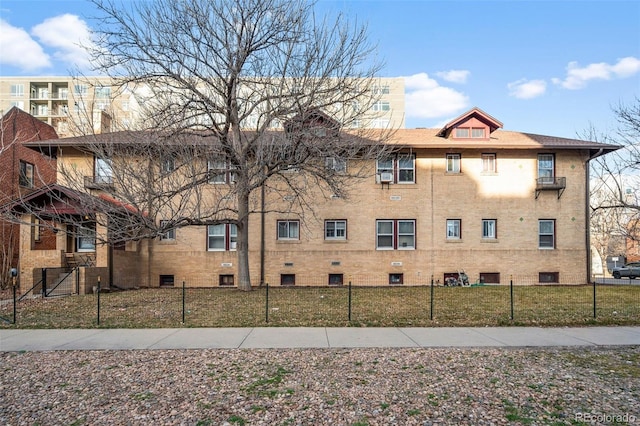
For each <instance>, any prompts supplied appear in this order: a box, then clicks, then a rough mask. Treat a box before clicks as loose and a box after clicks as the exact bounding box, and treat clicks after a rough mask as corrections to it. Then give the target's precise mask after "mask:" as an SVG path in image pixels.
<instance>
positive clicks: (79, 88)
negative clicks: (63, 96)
mask: <svg viewBox="0 0 640 426" xmlns="http://www.w3.org/2000/svg"><path fill="white" fill-rule="evenodd" d="M73 93H75V94H76V95H86V94H87V85H86V84H76V85H74V86H73Z"/></svg>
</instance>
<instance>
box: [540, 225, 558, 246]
mask: <svg viewBox="0 0 640 426" xmlns="http://www.w3.org/2000/svg"><path fill="white" fill-rule="evenodd" d="M555 234H556V221H555V219H540V220H539V221H538V248H541V249H553V248H555V246H556V238H555Z"/></svg>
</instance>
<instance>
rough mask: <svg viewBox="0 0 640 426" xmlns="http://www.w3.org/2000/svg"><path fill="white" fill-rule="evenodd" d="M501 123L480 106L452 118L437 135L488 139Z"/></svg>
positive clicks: (453, 137)
mask: <svg viewBox="0 0 640 426" xmlns="http://www.w3.org/2000/svg"><path fill="white" fill-rule="evenodd" d="M501 127H502V123H501V122H500V121H498V120H496V119H495V118H493V117H492V116H490V115H489V114H487V113H486V112H484V111H482V110H481V109H480V108H473V109H471V110H469V111H467V112H466V113H464V114H462V115H461V116H459V117H457V118H454V119H453V120H451V121H450V122H448V123H447V124H445V126H444V127H443V128H442V129H441V130H440V131H439V132H438V134H437V135H438V136H441V137H444V138H452V139H458V140H489V137H490V135H491V133H493V132H494V131H496V130H497V129H499V128H501Z"/></svg>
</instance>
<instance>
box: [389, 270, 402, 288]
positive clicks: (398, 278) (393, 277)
mask: <svg viewBox="0 0 640 426" xmlns="http://www.w3.org/2000/svg"><path fill="white" fill-rule="evenodd" d="M389 284H390V285H393V284H404V274H402V273H394V274H389Z"/></svg>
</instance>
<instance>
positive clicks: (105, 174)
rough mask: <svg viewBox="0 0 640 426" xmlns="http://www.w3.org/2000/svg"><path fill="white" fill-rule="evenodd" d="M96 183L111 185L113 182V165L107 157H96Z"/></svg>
mask: <svg viewBox="0 0 640 426" xmlns="http://www.w3.org/2000/svg"><path fill="white" fill-rule="evenodd" d="M95 173H96V174H95V181H94V182H95V183H98V184H105V185H111V184H112V183H113V167H112V165H111V160H109V159H107V158H98V157H96V159H95Z"/></svg>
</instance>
